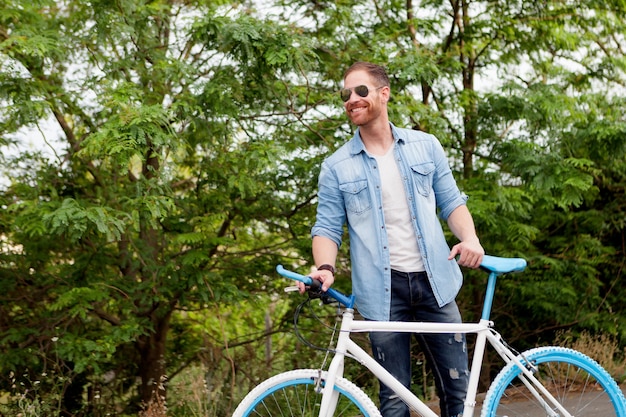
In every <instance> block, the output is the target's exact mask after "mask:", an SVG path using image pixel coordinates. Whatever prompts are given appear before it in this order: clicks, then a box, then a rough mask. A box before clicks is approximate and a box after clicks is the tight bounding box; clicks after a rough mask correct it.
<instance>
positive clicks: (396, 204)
mask: <svg viewBox="0 0 626 417" xmlns="http://www.w3.org/2000/svg"><path fill="white" fill-rule="evenodd" d="M393 149H394V147H393V146H392V147H391V148H390V149H389V151H388V152H387V153H386V154H385V155H383V156H375V158H376V161H377V162H378V166H379V173H380V181H381V184H382V193H383V214H384V215H385V227H386V229H387V240H388V241H389V257H390V261H391V268H392V269H395V270H397V271H401V272H420V271H424V262H423V260H422V255H421V254H420V250H419V247H418V246H417V238H416V236H415V230H413V226H412V222H411V212H410V211H409V203H408V201H407V198H406V192H405V190H404V181H405V180H403V179H402V177H401V176H400V170H399V169H398V165H397V163H396V161H395V159H394V152H393Z"/></svg>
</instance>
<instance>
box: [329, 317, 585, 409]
mask: <svg viewBox="0 0 626 417" xmlns="http://www.w3.org/2000/svg"><path fill="white" fill-rule="evenodd" d="M352 332H410V333H464V334H476V344H475V348H474V354H473V359H472V365H471V369H470V378H469V387H468V392H467V396H466V401H465V407H464V410H463V417H473V415H474V411H475V408H476V395H477V390H478V380H479V376H480V370H481V367H482V361H483V355H484V353H485V346H486V342H487V341H488V342H489V344H490V345H491V346H493V347H494V349H495V350H496V351H497V352H498V354H499V355H500V356H501V357H502V359H503V360H504V362H505V363H506V364H508V363H510V362H514V363H515V364H516V365H517V366H518V367H519V368H520V369H521V371H522V373H523V375H524V377H523V378H520V379H521V380H522V381H523V383H524V384H525V385H526V386H527V387H528V388H529V389H530V391H531V392H532V393H533V394H534V395H535V397H537V399H538V400H539V401H541V402H542V404H544V408H545V410H546V412H549V413H551V414H549V415H551V416H553V417H557V416H563V417H573V416H572V415H571V414H570V413H568V412H567V410H565V409H564V408H563V406H562V405H561V404H560V403H559V402H558V401H557V400H556V399H555V398H554V396H553V395H552V394H550V392H548V390H547V389H546V388H545V387H544V386H543V385H542V384H541V383H540V382H539V381H538V380H537V379H536V378H535V377H534V375H533V370H532V368H531V369H529V367H531V366H532V365H530V364H526V365H525V364H523V363H522V362H521V360H520V359H519V358H518V357H517V355H515V354H514V353H513V352H512V351H511V350H510V349H509V348H508V347H507V346H506V345H505V344H504V343H503V342H502V341H501V337H500V335H499V334H498V333H497V332H495V330H493V323H492V322H491V321H489V320H485V319H481V320H480V321H479V322H478V323H458V324H454V323H424V322H390V321H366V320H354V310H353V309H351V308H348V309H345V310H344V312H343V319H342V322H341V330H340V333H339V336H338V339H337V345H336V347H335V355H334V357H333V359H332V361H331V363H330V366H329V368H328V372H327V378H326V383H325V386H324V390H323V397H322V403H321V408H320V414H319V415H320V416H321V417H332V411H334V409H335V406H336V401H337V398H338V395H337V393H336V392H334V391H333V388H334V385H335V380H336V378H337V377H338V376H339V377H341V376H343V370H344V360H345V356H346V355H349V356H350V357H352V358H353V359H355V360H357V361H358V362H359V363H361V364H362V365H363V366H365V367H366V368H367V369H369V370H370V371H371V372H372V373H373V374H374V375H375V376H376V377H377V378H378V379H380V381H382V382H383V383H384V384H385V385H387V386H388V387H390V388H391V389H392V390H393V391H394V392H395V393H396V394H398V396H399V397H400V398H401V399H402V400H403V401H404V402H405V403H406V404H408V406H409V407H410V408H412V409H413V410H415V411H417V412H418V413H419V414H420V415H421V416H424V417H439V416H438V415H437V414H436V413H435V412H434V411H432V410H431V409H430V408H429V407H428V406H427V405H426V404H424V402H423V401H421V400H420V399H419V398H417V396H415V395H414V394H413V393H412V392H411V391H410V390H409V389H407V388H406V387H405V386H404V385H402V384H401V383H400V382H399V381H398V380H397V379H396V378H394V377H393V376H392V375H391V374H390V373H389V372H388V371H387V370H386V369H385V368H383V367H382V366H381V365H380V364H378V362H376V360H375V359H374V358H373V357H372V356H370V355H369V354H368V353H367V352H366V351H365V350H363V349H362V348H361V347H360V346H359V345H357V344H356V343H355V342H354V341H353V340H352V339H351V338H350V334H351V333H352ZM548 404H551V405H552V406H553V407H554V408H556V409H557V410H558V413H557V412H555V411H551V410H553V409H554V408H552V407H550V406H548Z"/></svg>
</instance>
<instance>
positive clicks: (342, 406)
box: [233, 369, 380, 417]
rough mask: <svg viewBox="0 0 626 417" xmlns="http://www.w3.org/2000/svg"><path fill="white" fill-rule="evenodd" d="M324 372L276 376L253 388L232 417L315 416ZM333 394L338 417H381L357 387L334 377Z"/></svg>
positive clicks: (320, 399)
mask: <svg viewBox="0 0 626 417" xmlns="http://www.w3.org/2000/svg"><path fill="white" fill-rule="evenodd" d="M325 381H326V372H325V371H321V372H320V371H319V370H317V369H298V370H295V371H289V372H284V373H282V374H278V375H276V376H274V377H272V378H270V379H268V380H266V381H264V382H262V383H261V384H260V385H258V386H257V387H256V388H254V389H253V390H252V391H250V393H249V394H248V395H246V397H245V398H244V399H243V401H242V402H241V403H240V404H239V406H238V407H237V409H236V410H235V413H234V414H233V417H248V416H255V417H274V416H281V417H289V416H298V417H316V416H318V414H319V411H320V403H321V401H322V394H321V388H323V387H324V384H325ZM334 393H335V396H336V399H337V407H336V409H335V412H334V413H333V416H334V417H338V416H346V417H347V416H364V417H380V412H379V411H378V408H376V406H375V405H374V403H373V402H372V400H371V399H370V398H369V397H368V396H367V394H365V393H364V392H363V391H362V390H361V389H360V388H358V387H357V386H356V385H354V384H353V383H352V382H350V381H348V380H347V379H345V378H337V380H336V381H335V389H334Z"/></svg>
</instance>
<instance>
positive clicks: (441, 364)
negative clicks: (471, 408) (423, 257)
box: [370, 270, 469, 417]
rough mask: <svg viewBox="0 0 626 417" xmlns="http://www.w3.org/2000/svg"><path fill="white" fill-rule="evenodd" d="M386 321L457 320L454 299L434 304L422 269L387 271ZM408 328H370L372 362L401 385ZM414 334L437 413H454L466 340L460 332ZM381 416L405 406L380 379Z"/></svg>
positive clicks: (390, 416)
mask: <svg viewBox="0 0 626 417" xmlns="http://www.w3.org/2000/svg"><path fill="white" fill-rule="evenodd" d="M390 320H391V321H423V322H433V321H438V322H446V323H460V322H461V314H460V312H459V309H458V307H457V305H456V302H451V303H449V304H447V305H445V306H443V307H439V305H438V304H437V300H436V299H435V296H434V294H433V291H432V289H431V287H430V284H429V282H428V277H427V276H426V273H425V272H416V273H405V272H398V271H393V270H392V273H391V312H390ZM411 336H412V333H387V332H380V333H379V332H372V333H370V342H371V344H372V352H373V355H374V357H375V358H376V360H377V361H378V363H380V364H381V365H382V366H383V367H384V368H385V369H387V370H388V371H389V372H390V373H391V374H392V375H393V376H395V377H396V378H397V379H398V380H399V381H400V382H401V383H402V384H404V385H405V386H406V387H407V388H410V387H411ZM416 337H417V340H418V342H419V344H420V346H421V348H422V349H423V351H424V354H425V355H426V358H427V360H428V363H429V365H430V368H431V369H432V372H433V375H434V378H435V385H436V388H437V394H438V395H439V398H440V405H441V416H442V417H454V416H460V415H461V413H462V412H463V406H464V401H465V395H466V393H467V384H468V381H469V370H468V358H467V345H466V342H465V335H464V334H418V335H416ZM379 396H380V411H381V414H382V415H383V417H409V415H410V414H409V408H408V406H407V405H406V404H405V403H404V402H403V401H402V400H400V399H399V398H397V396H396V394H395V393H394V392H393V391H391V390H390V389H389V388H387V387H386V386H385V385H384V384H382V383H381V384H380V394H379Z"/></svg>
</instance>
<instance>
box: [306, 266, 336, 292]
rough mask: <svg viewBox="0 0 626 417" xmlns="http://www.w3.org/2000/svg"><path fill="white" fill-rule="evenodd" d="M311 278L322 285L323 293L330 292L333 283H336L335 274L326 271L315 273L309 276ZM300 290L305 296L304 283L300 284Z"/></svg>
mask: <svg viewBox="0 0 626 417" xmlns="http://www.w3.org/2000/svg"><path fill="white" fill-rule="evenodd" d="M309 276H310V277H311V278H312V279H314V280H316V281H319V282H320V283H321V284H322V291H324V292H326V291H328V289H329V288H330V287H331V285H333V283H334V282H335V277H334V275H333V273H332V272H330V271H327V270H325V269H323V270H321V271H313V272H311V273H310V274H309ZM298 288H299V291H300V294H304V292H305V291H306V285H304V283H302V282H298Z"/></svg>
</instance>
